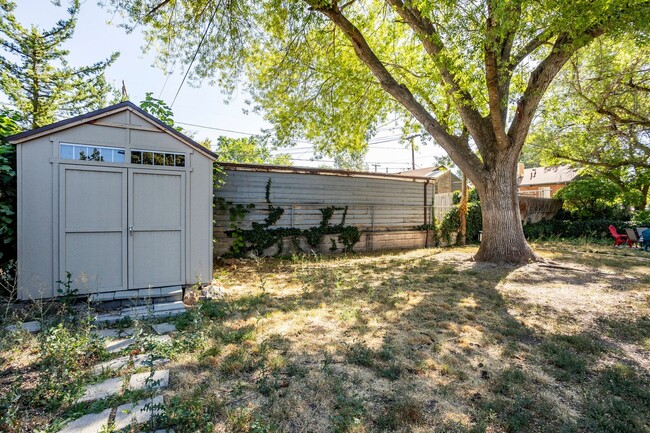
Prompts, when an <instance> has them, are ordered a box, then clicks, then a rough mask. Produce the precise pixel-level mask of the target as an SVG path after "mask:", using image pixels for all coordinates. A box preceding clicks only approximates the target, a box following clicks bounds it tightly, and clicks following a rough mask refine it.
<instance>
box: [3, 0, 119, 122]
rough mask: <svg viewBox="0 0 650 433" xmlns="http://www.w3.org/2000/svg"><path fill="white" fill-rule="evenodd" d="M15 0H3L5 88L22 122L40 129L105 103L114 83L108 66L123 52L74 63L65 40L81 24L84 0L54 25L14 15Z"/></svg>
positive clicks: (77, 0)
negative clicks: (33, 22)
mask: <svg viewBox="0 0 650 433" xmlns="http://www.w3.org/2000/svg"><path fill="white" fill-rule="evenodd" d="M15 8H16V4H15V3H14V2H12V1H10V0H0V46H1V47H2V48H3V50H4V51H5V53H4V55H1V56H0V66H1V67H2V72H1V74H0V89H2V91H3V92H4V93H5V94H6V95H7V97H8V98H9V100H10V101H11V103H12V104H13V105H14V106H15V108H16V109H17V110H18V111H19V112H20V113H21V116H22V118H21V124H22V125H23V126H24V127H26V128H38V127H39V126H43V125H47V124H49V123H52V122H54V121H56V120H57V118H59V117H69V116H73V115H77V114H80V113H83V112H87V111H89V110H94V109H97V108H101V107H102V106H104V105H105V100H106V97H107V95H108V94H109V93H110V91H111V86H110V85H109V84H108V83H107V82H106V78H105V76H104V71H105V70H106V68H107V67H108V66H110V65H111V64H112V63H113V62H114V61H115V60H116V59H117V57H118V56H119V53H113V54H111V56H110V57H108V58H107V59H105V60H102V61H99V62H97V63H94V64H92V65H90V66H82V67H72V66H70V65H69V64H68V62H67V60H66V57H67V55H68V54H69V51H68V50H66V49H63V48H62V46H63V44H64V43H65V42H66V41H67V40H69V39H70V38H71V37H72V35H73V33H74V29H75V26H76V24H77V17H78V14H79V0H73V1H72V4H71V5H70V7H69V8H68V13H69V14H70V17H69V18H68V19H61V20H59V21H58V22H57V23H56V25H55V26H54V27H52V28H51V29H49V30H40V29H39V28H38V27H36V26H34V25H32V26H30V27H29V28H27V27H24V26H23V25H22V24H20V23H19V22H18V21H17V20H16V17H15V16H14V14H13V11H14V9H15Z"/></svg>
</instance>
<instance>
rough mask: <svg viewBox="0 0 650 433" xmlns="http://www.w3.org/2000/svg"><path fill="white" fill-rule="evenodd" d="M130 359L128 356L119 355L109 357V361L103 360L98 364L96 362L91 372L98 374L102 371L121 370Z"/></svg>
mask: <svg viewBox="0 0 650 433" xmlns="http://www.w3.org/2000/svg"><path fill="white" fill-rule="evenodd" d="M130 360H131V358H130V357H128V356H120V357H119V358H115V359H111V360H110V361H105V362H102V363H100V364H97V365H95V366H94V367H93V369H92V373H93V374H100V373H103V372H104V371H117V370H121V369H123V368H124V367H126V366H127V365H128V364H129V361H130Z"/></svg>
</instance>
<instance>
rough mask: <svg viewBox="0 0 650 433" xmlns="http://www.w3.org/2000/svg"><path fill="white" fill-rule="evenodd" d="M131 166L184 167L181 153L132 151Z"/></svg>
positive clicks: (183, 156)
mask: <svg viewBox="0 0 650 433" xmlns="http://www.w3.org/2000/svg"><path fill="white" fill-rule="evenodd" d="M131 164H138V165H162V166H166V167H185V155H184V154H182V153H171V152H149V151H144V150H132V151H131Z"/></svg>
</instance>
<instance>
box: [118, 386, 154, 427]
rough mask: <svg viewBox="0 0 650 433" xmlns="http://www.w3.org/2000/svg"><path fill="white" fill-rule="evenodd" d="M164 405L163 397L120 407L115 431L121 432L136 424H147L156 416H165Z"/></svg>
mask: <svg viewBox="0 0 650 433" xmlns="http://www.w3.org/2000/svg"><path fill="white" fill-rule="evenodd" d="M163 404H164V402H163V397H162V395H158V396H156V397H153V398H147V399H144V400H140V401H138V402H137V403H127V404H123V405H122V406H119V407H118V408H117V412H116V413H115V423H114V429H115V430H121V429H123V428H124V427H126V426H128V425H129V424H131V422H134V423H136V424H142V423H145V422H147V421H149V420H151V418H153V417H154V416H160V415H162V414H163V408H162V407H160V406H162V405H163Z"/></svg>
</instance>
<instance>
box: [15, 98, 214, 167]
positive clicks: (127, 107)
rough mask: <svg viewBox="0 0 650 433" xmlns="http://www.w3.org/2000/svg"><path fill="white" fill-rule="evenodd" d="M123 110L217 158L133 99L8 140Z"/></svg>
mask: <svg viewBox="0 0 650 433" xmlns="http://www.w3.org/2000/svg"><path fill="white" fill-rule="evenodd" d="M122 111H131V112H132V113H134V114H136V115H137V116H139V117H140V118H142V119H144V120H145V121H147V122H148V123H150V124H151V125H152V126H154V127H155V128H156V129H158V130H160V131H162V132H165V133H167V134H169V135H171V136H172V137H174V138H175V139H177V140H178V141H180V142H182V143H184V144H186V145H187V146H189V147H191V148H193V149H195V150H197V151H199V152H201V153H202V154H204V155H206V156H207V157H209V158H210V159H212V160H216V159H217V154H216V153H214V152H212V151H211V150H210V149H207V148H205V147H203V146H201V145H200V144H199V143H197V142H196V141H194V140H192V139H191V138H190V137H188V136H187V135H185V134H183V133H182V132H179V131H177V130H176V129H174V128H172V127H171V126H169V125H167V124H166V123H164V122H162V121H161V120H160V119H158V118H157V117H154V116H152V115H151V114H149V113H147V112H146V111H144V110H143V109H141V108H140V107H138V106H137V105H135V104H134V103H133V102H131V101H125V102H120V103H119V104H115V105H111V106H110V107H106V108H101V109H99V110H95V111H91V112H90V113H86V114H82V115H80V116H75V117H72V118H70V119H65V120H61V121H59V122H56V123H52V124H50V125H45V126H42V127H40V128H36V129H31V130H29V131H24V132H21V133H19V134H16V135H12V136H10V137H8V138H7V140H8V141H9V142H10V143H12V144H21V143H24V142H26V141H30V140H33V139H35V138H38V137H41V136H43V135H47V134H51V133H53V132H57V131H62V130H65V129H69V128H73V127H75V126H78V125H83V124H92V123H95V122H96V121H98V120H99V119H103V118H105V117H109V116H112V115H114V114H117V113H119V112H122Z"/></svg>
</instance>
